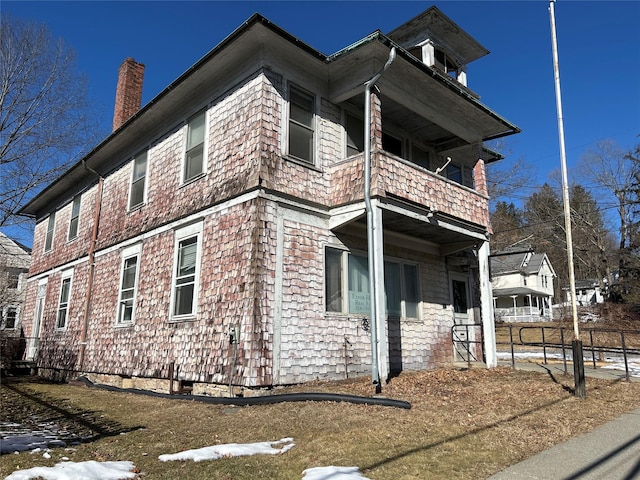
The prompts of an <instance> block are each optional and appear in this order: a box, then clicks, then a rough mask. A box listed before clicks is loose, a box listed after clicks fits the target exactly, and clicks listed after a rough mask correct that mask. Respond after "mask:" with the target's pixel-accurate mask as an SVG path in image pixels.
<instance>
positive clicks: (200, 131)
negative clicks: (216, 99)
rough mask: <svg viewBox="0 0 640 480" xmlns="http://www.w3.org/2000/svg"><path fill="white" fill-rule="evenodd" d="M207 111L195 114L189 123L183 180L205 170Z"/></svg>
mask: <svg viewBox="0 0 640 480" xmlns="http://www.w3.org/2000/svg"><path fill="white" fill-rule="evenodd" d="M205 120H206V115H205V111H204V110H203V111H201V112H200V113H198V114H196V115H194V116H193V117H191V119H189V122H188V123H187V145H186V152H185V157H184V166H183V171H182V181H183V182H188V181H189V180H191V179H192V178H195V177H197V176H198V175H200V174H202V173H203V172H204V168H205V165H204V139H205V130H206V129H205V127H206V121H205Z"/></svg>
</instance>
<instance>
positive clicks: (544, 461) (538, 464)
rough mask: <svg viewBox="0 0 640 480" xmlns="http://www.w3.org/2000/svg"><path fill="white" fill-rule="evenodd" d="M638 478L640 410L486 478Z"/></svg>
mask: <svg viewBox="0 0 640 480" xmlns="http://www.w3.org/2000/svg"><path fill="white" fill-rule="evenodd" d="M637 479H640V409H638V410H635V411H633V412H631V413H627V414H624V415H622V416H621V417H619V418H617V419H615V420H613V421H611V422H609V423H606V424H604V425H602V426H600V427H598V428H597V429H595V430H593V431H592V432H590V433H588V434H586V435H582V436H580V437H576V438H572V439H571V440H568V441H566V442H564V443H561V444H559V445H556V446H555V447H552V448H550V449H548V450H545V451H543V452H541V453H539V454H537V455H534V456H533V457H530V458H528V459H527V460H525V461H523V462H520V463H517V464H515V465H512V466H511V467H509V468H507V469H506V470H503V471H502V472H500V473H497V474H495V475H493V476H491V477H489V479H488V480H637Z"/></svg>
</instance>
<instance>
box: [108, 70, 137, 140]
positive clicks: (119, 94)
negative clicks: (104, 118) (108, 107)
mask: <svg viewBox="0 0 640 480" xmlns="http://www.w3.org/2000/svg"><path fill="white" fill-rule="evenodd" d="M143 79H144V64H142V63H138V62H136V61H135V60H134V59H133V58H131V57H128V58H126V59H125V61H124V62H122V65H120V69H119V70H118V87H117V88H116V105H115V108H114V110H113V131H115V130H117V129H118V128H120V126H121V125H122V124H123V123H124V122H126V121H127V120H129V119H130V118H131V117H132V116H133V115H134V114H135V113H136V112H137V111H138V110H140V104H141V103H142V80H143Z"/></svg>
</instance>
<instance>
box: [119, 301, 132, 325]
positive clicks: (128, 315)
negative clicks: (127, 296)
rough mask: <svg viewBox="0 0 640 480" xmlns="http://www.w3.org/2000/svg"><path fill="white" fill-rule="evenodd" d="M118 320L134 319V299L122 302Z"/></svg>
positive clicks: (128, 320) (129, 320)
mask: <svg viewBox="0 0 640 480" xmlns="http://www.w3.org/2000/svg"><path fill="white" fill-rule="evenodd" d="M118 321H119V322H121V323H122V322H131V321H133V300H125V301H122V302H120V312H119V314H118Z"/></svg>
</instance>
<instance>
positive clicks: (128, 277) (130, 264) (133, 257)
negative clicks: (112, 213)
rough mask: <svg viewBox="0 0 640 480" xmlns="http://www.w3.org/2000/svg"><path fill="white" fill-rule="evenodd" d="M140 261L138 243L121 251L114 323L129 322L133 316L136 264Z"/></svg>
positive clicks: (136, 274)
mask: <svg viewBox="0 0 640 480" xmlns="http://www.w3.org/2000/svg"><path fill="white" fill-rule="evenodd" d="M139 263H140V245H136V246H134V247H131V248H128V249H126V250H125V251H123V252H122V271H121V279H120V294H119V297H118V298H119V300H118V317H117V319H116V323H117V324H119V325H121V324H126V323H131V322H133V320H134V316H135V300H136V290H137V286H138V270H139V268H138V265H139Z"/></svg>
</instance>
